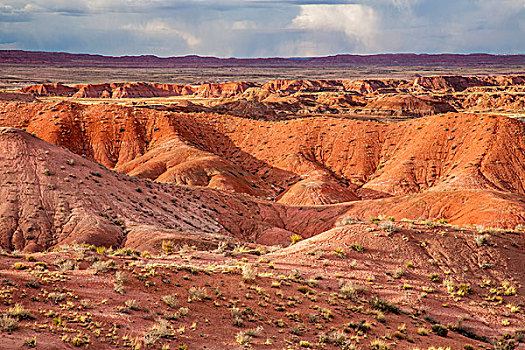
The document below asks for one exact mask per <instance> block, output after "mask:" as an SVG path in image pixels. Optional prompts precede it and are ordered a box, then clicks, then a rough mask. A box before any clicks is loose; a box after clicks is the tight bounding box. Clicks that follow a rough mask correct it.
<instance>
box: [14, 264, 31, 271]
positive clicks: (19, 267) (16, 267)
mask: <svg viewBox="0 0 525 350" xmlns="http://www.w3.org/2000/svg"><path fill="white" fill-rule="evenodd" d="M12 268H13V270H25V269H27V268H28V266H27V265H26V264H24V263H22V262H16V263H14V264H13V266H12Z"/></svg>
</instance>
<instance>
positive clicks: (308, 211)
mask: <svg viewBox="0 0 525 350" xmlns="http://www.w3.org/2000/svg"><path fill="white" fill-rule="evenodd" d="M0 183H1V184H2V186H1V187H0V198H3V199H4V200H3V201H2V202H1V203H0V219H1V220H0V221H1V222H0V244H1V247H2V248H3V249H7V250H12V249H19V250H26V251H40V250H44V249H47V248H49V247H52V246H55V245H59V244H68V243H72V242H77V243H90V244H94V245H97V246H99V245H104V246H113V247H123V246H126V247H131V248H137V247H138V246H141V247H143V248H144V246H146V247H147V246H148V245H150V246H151V245H155V244H157V245H159V244H160V241H161V240H162V239H171V240H174V241H180V240H182V241H184V240H190V241H191V240H193V241H199V240H200V241H202V240H209V241H212V238H214V237H216V236H217V235H219V236H217V237H223V235H227V236H229V237H231V238H232V239H241V240H242V241H261V242H267V243H275V244H277V243H284V242H289V237H290V236H291V235H293V234H295V233H301V234H302V235H303V236H305V237H306V236H312V235H314V234H317V233H319V232H322V231H324V230H326V229H328V228H330V227H331V226H332V225H333V224H334V222H335V220H336V219H337V218H338V216H339V215H340V214H342V213H343V212H344V208H341V207H326V208H295V207H286V206H282V205H274V204H270V203H264V202H260V201H254V200H253V199H249V198H246V197H243V196H238V195H232V194H229V193H225V192H221V191H214V190H209V189H199V188H188V187H181V186H172V185H169V184H159V183H151V182H149V181H144V180H140V179H137V178H130V177H128V176H127V175H124V174H119V173H115V172H113V171H111V170H109V169H106V168H104V167H102V166H100V165H98V164H96V163H93V162H91V161H89V160H87V159H85V158H82V157H80V156H78V155H76V154H73V153H71V152H70V151H68V150H65V149H62V148H58V147H56V146H55V145H52V144H49V143H47V142H44V141H42V140H39V139H37V138H35V137H33V136H31V135H29V134H28V133H26V132H24V131H21V130H18V129H12V128H1V129H0ZM319 215H321V216H325V218H326V220H323V221H320V220H318V217H319Z"/></svg>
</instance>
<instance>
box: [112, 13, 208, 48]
mask: <svg viewBox="0 0 525 350" xmlns="http://www.w3.org/2000/svg"><path fill="white" fill-rule="evenodd" d="M122 29H125V30H129V31H133V32H136V33H138V34H139V35H144V36H150V37H154V38H159V37H164V38H165V37H171V36H178V37H180V38H181V39H183V40H184V41H185V42H186V44H187V45H188V46H190V47H195V46H197V45H199V44H200V43H201V40H200V39H199V38H197V37H195V36H194V35H192V34H191V33H188V32H186V31H183V30H179V29H175V28H172V27H171V26H169V25H168V24H166V23H165V22H164V21H162V20H160V19H154V20H151V21H148V22H146V23H145V24H142V23H139V24H137V23H134V24H126V25H123V26H122Z"/></svg>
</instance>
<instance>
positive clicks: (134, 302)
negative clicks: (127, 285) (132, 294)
mask: <svg viewBox="0 0 525 350" xmlns="http://www.w3.org/2000/svg"><path fill="white" fill-rule="evenodd" d="M125 304H126V306H127V307H128V308H129V309H130V310H135V311H138V310H140V305H139V302H138V301H137V300H135V299H129V300H126V302H125Z"/></svg>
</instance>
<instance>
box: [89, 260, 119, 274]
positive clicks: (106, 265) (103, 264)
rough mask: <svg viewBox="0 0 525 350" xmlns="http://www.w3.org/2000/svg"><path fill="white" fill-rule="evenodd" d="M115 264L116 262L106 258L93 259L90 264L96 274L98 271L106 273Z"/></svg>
mask: <svg viewBox="0 0 525 350" xmlns="http://www.w3.org/2000/svg"><path fill="white" fill-rule="evenodd" d="M115 266H116V264H115V262H114V261H113V260H106V261H103V260H98V261H95V262H94V263H93V264H92V265H91V268H92V269H94V270H95V273H96V274H98V273H106V272H108V271H109V270H110V269H113V268H115Z"/></svg>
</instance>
